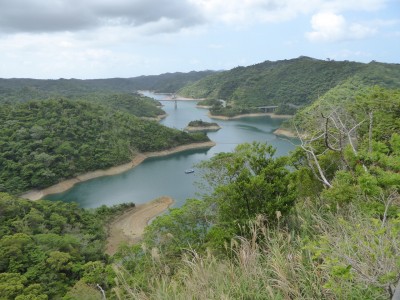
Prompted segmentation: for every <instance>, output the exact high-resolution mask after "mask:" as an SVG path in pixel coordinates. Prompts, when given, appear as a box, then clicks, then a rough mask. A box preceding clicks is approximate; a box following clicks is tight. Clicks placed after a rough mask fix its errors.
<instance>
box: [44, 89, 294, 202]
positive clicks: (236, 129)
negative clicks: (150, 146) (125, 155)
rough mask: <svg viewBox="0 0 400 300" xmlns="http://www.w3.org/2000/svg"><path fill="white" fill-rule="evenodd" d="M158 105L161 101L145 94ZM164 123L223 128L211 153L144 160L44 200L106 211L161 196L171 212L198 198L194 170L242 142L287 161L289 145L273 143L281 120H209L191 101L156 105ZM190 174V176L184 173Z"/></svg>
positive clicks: (213, 136)
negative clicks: (259, 145) (262, 146)
mask: <svg viewBox="0 0 400 300" xmlns="http://www.w3.org/2000/svg"><path fill="white" fill-rule="evenodd" d="M146 95H147V96H152V97H153V98H155V99H157V100H162V99H164V97H165V96H163V95H155V94H152V93H146ZM161 103H162V104H163V105H164V107H163V109H164V110H165V111H166V112H167V114H168V117H167V118H165V119H164V120H162V121H161V122H160V123H161V124H163V125H165V126H168V127H172V128H177V129H183V128H185V127H186V126H187V124H188V123H189V122H190V121H192V120H199V119H202V120H203V121H209V122H211V121H212V122H217V123H218V124H219V125H220V126H221V127H222V128H221V129H220V130H219V131H217V132H210V133H208V136H209V137H210V139H211V140H213V141H214V142H216V144H217V145H216V146H214V147H212V148H211V149H200V150H188V151H184V152H180V153H176V154H172V155H169V156H164V157H155V158H149V159H146V160H145V161H144V162H143V163H141V164H140V165H139V166H137V167H135V168H134V169H131V170H129V171H127V172H124V173H121V174H118V175H113V176H104V177H99V178H95V179H92V180H89V181H85V182H82V183H79V184H76V185H75V186H74V187H73V188H71V189H70V190H68V191H66V192H64V193H61V194H54V195H48V196H46V197H45V199H49V200H62V201H65V202H71V201H75V202H78V203H79V204H80V206H81V207H85V208H88V207H99V206H101V205H103V204H105V205H108V206H111V205H114V204H119V203H123V202H134V203H136V204H140V203H145V202H148V201H150V200H152V199H155V198H157V197H160V196H163V195H166V196H170V197H172V198H173V199H175V204H174V206H181V205H182V204H183V203H184V202H185V200H186V199H188V198H194V197H196V194H197V193H198V192H201V191H199V190H198V189H197V185H196V184H195V182H199V181H200V177H199V172H196V168H195V167H194V165H195V164H197V163H199V162H200V161H202V160H205V159H209V158H211V157H212V156H213V155H214V154H216V153H219V152H230V151H232V150H233V149H234V148H235V147H236V146H237V145H238V144H240V143H244V142H253V141H260V142H267V143H268V144H271V145H273V146H274V147H275V148H277V152H276V155H286V154H288V152H289V151H290V150H293V149H294V145H293V144H292V143H290V142H289V141H287V140H285V139H280V138H278V137H276V136H275V135H274V134H273V133H272V132H273V131H274V130H275V129H276V128H278V127H279V125H280V124H281V122H282V120H280V119H271V118H270V117H267V116H263V117H251V118H242V119H236V120H229V121H225V120H211V119H210V118H209V117H208V116H207V113H208V110H206V109H200V108H196V102H195V101H178V102H177V107H175V103H174V101H161ZM190 168H194V169H195V172H194V173H192V174H185V172H184V171H185V170H187V169H190Z"/></svg>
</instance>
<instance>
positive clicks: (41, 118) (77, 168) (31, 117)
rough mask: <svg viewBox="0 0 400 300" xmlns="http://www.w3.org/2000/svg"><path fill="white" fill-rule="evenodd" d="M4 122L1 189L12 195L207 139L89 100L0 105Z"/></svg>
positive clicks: (118, 101)
mask: <svg viewBox="0 0 400 300" xmlns="http://www.w3.org/2000/svg"><path fill="white" fill-rule="evenodd" d="M125 100H126V98H124V97H121V98H118V97H116V98H115V101H114V102H113V104H115V105H117V106H122V105H123V104H124V103H125V102H124V101H125ZM0 118H1V120H2V122H1V123H0V169H1V172H0V190H1V191H6V192H10V193H18V192H23V191H26V190H29V189H31V188H42V187H47V186H50V185H52V184H55V183H57V182H59V181H61V180H63V179H66V178H70V177H73V176H75V175H77V174H80V173H84V172H87V171H92V170H96V169H104V168H107V167H111V166H115V165H118V164H122V163H126V162H129V161H130V160H131V159H132V158H133V157H134V156H135V154H136V153H137V152H148V151H158V150H164V149H168V148H172V147H175V146H178V145H182V144H188V143H193V142H201V141H207V140H208V138H207V136H206V135H204V134H201V133H197V134H188V133H185V132H181V131H178V130H175V129H171V128H167V127H165V126H162V125H160V124H158V123H157V122H155V121H148V120H143V119H139V118H137V117H135V116H133V115H131V114H129V113H127V112H123V111H121V110H113V109H109V108H108V107H107V106H102V105H98V104H93V103H90V102H88V101H72V100H66V99H58V100H42V101H30V102H26V103H22V104H10V105H1V106H0Z"/></svg>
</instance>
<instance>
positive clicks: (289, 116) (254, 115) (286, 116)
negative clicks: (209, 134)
mask: <svg viewBox="0 0 400 300" xmlns="http://www.w3.org/2000/svg"><path fill="white" fill-rule="evenodd" d="M208 116H209V117H210V118H211V119H217V120H236V119H240V118H246V117H262V116H269V117H271V118H272V119H290V118H292V117H293V116H292V115H276V114H274V113H252V114H243V115H237V116H233V117H227V116H217V115H212V114H210V113H208Z"/></svg>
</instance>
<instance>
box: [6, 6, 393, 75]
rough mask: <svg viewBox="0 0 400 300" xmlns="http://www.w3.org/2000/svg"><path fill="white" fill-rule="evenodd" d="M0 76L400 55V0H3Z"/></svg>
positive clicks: (170, 69)
mask: <svg viewBox="0 0 400 300" xmlns="http://www.w3.org/2000/svg"><path fill="white" fill-rule="evenodd" d="M0 53H1V55H0V77H1V78H11V77H25V78H26V77H29V78H51V79H57V78H82V79H86V78H109V77H134V76H140V75H153V74H161V73H166V72H177V71H179V72H188V71H191V70H197V71H200V70H206V69H211V70H222V69H230V68H233V67H236V66H239V65H240V66H247V65H251V64H255V63H259V62H263V61H265V60H281V59H290V58H295V57H298V56H300V55H306V56H311V57H314V58H319V59H327V58H329V59H334V60H351V61H360V62H369V61H371V60H376V61H381V62H388V63H400V58H399V57H400V55H399V54H400V1H399V0H357V1H356V0H54V1H43V0H13V1H7V0H0Z"/></svg>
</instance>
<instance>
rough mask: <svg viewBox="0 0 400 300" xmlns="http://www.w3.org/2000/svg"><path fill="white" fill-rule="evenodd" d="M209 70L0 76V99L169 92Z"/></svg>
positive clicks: (205, 74) (208, 72)
mask: <svg viewBox="0 0 400 300" xmlns="http://www.w3.org/2000/svg"><path fill="white" fill-rule="evenodd" d="M212 73H214V72H213V71H201V72H195V71H192V72H189V73H180V72H177V73H166V74H161V75H152V76H139V77H132V78H109V79H90V80H80V79H58V80H40V79H25V78H24V79H18V78H11V79H0V102H4V98H8V99H13V100H15V101H21V100H22V101H23V100H33V99H40V98H48V97H51V96H55V95H62V96H64V97H74V96H77V95H79V96H82V95H85V94H90V93H95V92H97V93H99V92H101V93H105V92H109V93H110V92H113V93H115V92H118V93H121V92H125V93H126V92H129V93H130V92H133V91H136V90H154V91H156V92H165V93H173V92H176V91H177V90H179V89H180V88H182V87H183V86H185V85H187V84H189V83H192V82H195V81H197V80H199V79H201V78H203V77H205V76H207V75H210V74H212Z"/></svg>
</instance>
